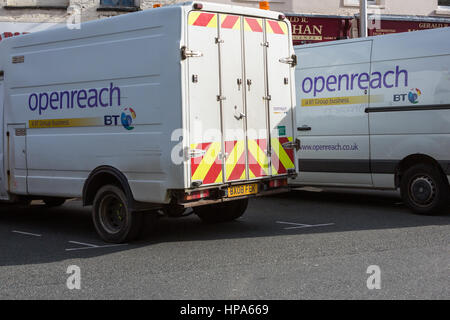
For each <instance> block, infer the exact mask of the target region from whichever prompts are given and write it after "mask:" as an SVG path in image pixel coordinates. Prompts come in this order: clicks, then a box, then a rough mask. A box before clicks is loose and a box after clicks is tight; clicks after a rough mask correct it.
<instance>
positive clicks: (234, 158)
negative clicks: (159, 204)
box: [191, 137, 294, 184]
mask: <svg viewBox="0 0 450 320" xmlns="http://www.w3.org/2000/svg"><path fill="white" fill-rule="evenodd" d="M292 140H293V138H292V137H280V138H272V139H271V142H272V157H271V160H272V175H279V174H285V173H287V170H288V169H293V168H294V150H293V149H284V148H283V146H282V144H283V143H286V142H291V141H292ZM191 150H203V151H204V152H205V153H204V155H202V156H198V157H195V158H192V159H191V178H192V180H200V181H202V182H203V184H213V183H222V182H223V181H222V160H221V157H220V153H221V143H220V142H208V143H198V144H192V145H191ZM225 153H226V154H227V157H226V159H225V173H226V176H225V178H226V181H235V180H244V179H245V178H246V170H245V168H246V166H245V159H246V157H245V142H244V140H237V141H226V142H225ZM248 168H249V177H250V179H255V178H260V177H265V176H267V175H268V174H269V159H268V157H267V139H249V140H248Z"/></svg>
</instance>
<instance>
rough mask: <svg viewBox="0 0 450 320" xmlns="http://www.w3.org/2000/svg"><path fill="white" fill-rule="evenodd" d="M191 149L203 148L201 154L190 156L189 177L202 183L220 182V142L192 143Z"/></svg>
mask: <svg viewBox="0 0 450 320" xmlns="http://www.w3.org/2000/svg"><path fill="white" fill-rule="evenodd" d="M191 150H204V151H205V154H204V155H203V156H198V157H195V158H191V178H192V180H201V181H203V184H211V183H220V182H222V161H221V159H220V150H221V143H220V142H212V143H211V142H209V143H198V144H192V145H191Z"/></svg>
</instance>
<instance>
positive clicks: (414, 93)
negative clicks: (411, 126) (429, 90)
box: [408, 88, 422, 104]
mask: <svg viewBox="0 0 450 320" xmlns="http://www.w3.org/2000/svg"><path fill="white" fill-rule="evenodd" d="M420 95H422V91H420V90H419V89H417V88H415V89H411V90H410V91H409V93H408V100H409V102H411V103H414V104H416V103H418V102H419V101H417V100H418V99H419V96H420Z"/></svg>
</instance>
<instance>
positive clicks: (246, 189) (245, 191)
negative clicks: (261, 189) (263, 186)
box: [228, 183, 258, 198]
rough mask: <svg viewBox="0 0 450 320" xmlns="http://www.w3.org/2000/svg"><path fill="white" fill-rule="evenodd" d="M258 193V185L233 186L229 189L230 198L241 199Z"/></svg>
mask: <svg viewBox="0 0 450 320" xmlns="http://www.w3.org/2000/svg"><path fill="white" fill-rule="evenodd" d="M256 193H258V184H257V183H252V184H243V185H240V186H232V187H229V188H228V198H233V197H240V196H245V195H249V194H256Z"/></svg>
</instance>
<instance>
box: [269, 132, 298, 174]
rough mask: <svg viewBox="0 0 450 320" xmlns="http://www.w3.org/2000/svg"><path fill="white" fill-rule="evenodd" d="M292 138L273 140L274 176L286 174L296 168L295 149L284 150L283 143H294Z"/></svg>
mask: <svg viewBox="0 0 450 320" xmlns="http://www.w3.org/2000/svg"><path fill="white" fill-rule="evenodd" d="M292 141H293V138H292V137H280V138H272V139H271V142H272V175H278V174H285V173H287V170H288V169H293V168H295V166H294V149H285V148H283V146H282V145H283V143H286V142H292Z"/></svg>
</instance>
